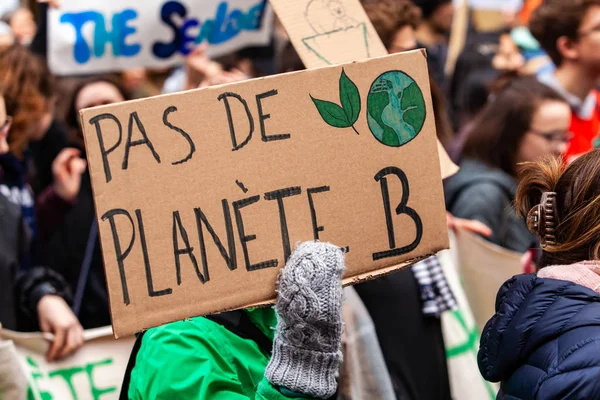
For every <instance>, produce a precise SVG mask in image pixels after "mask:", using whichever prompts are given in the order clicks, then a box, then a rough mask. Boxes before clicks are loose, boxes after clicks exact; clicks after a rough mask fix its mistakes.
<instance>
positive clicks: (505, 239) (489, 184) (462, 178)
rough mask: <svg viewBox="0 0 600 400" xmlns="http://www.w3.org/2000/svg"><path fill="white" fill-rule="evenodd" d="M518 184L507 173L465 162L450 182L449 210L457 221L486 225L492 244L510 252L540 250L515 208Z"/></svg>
mask: <svg viewBox="0 0 600 400" xmlns="http://www.w3.org/2000/svg"><path fill="white" fill-rule="evenodd" d="M516 190H517V181H516V180H515V179H514V178H513V177H512V176H510V175H508V174H506V173H505V172H503V171H501V170H499V169H495V168H491V167H488V166H487V165H485V164H483V163H481V162H479V161H474V160H464V161H463V162H462V163H461V164H460V171H458V173H457V174H456V175H455V176H453V177H451V178H450V179H448V182H447V183H446V184H445V188H444V192H445V195H446V209H447V210H448V211H449V212H450V213H451V214H453V215H454V216H455V217H459V218H466V219H474V220H477V221H481V222H483V223H484V224H485V225H487V226H488V227H490V229H491V230H492V232H493V233H492V236H491V237H490V238H489V240H490V241H491V242H492V243H495V244H497V245H500V246H502V247H505V248H507V249H510V250H514V251H519V252H525V251H527V250H528V249H530V248H532V247H537V241H536V239H535V237H534V236H533V235H532V234H531V233H530V232H529V230H528V229H527V225H526V224H525V222H524V221H522V220H521V219H519V218H517V215H516V214H515V210H514V207H513V201H514V199H515V195H516Z"/></svg>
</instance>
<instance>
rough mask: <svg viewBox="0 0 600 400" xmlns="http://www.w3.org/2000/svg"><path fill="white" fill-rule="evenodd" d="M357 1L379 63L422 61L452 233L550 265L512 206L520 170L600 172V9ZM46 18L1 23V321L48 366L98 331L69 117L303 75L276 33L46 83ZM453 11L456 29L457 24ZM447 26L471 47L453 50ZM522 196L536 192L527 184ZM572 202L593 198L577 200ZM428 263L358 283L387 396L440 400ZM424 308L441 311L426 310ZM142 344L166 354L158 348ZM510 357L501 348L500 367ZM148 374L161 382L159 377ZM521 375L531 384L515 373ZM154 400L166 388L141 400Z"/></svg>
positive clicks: (572, 4)
mask: <svg viewBox="0 0 600 400" xmlns="http://www.w3.org/2000/svg"><path fill="white" fill-rule="evenodd" d="M361 3H362V5H363V6H364V8H365V10H366V12H367V15H368V17H369V18H370V20H371V21H372V23H373V25H374V27H375V29H376V31H377V33H378V34H379V36H380V38H381V40H382V41H383V43H384V45H385V47H386V48H387V49H388V51H389V52H390V53H397V52H404V51H409V50H413V49H417V48H425V49H427V55H428V65H429V74H430V79H431V95H432V99H433V106H434V111H435V122H436V128H437V135H438V139H439V140H440V142H441V143H442V144H443V146H444V147H445V149H446V150H447V152H448V153H449V154H450V156H451V158H452V159H453V160H454V161H455V162H456V163H457V164H459V165H460V167H461V168H460V171H459V172H458V173H457V174H456V175H455V176H453V177H451V178H449V179H447V180H446V181H445V182H444V191H445V198H446V207H447V211H448V213H449V214H448V226H449V228H457V227H459V228H461V229H468V230H471V231H474V232H476V233H477V234H479V235H481V236H483V237H485V238H486V239H487V240H489V241H490V242H492V243H495V244H497V245H499V246H502V247H504V248H507V249H510V250H514V251H517V252H520V253H523V254H524V255H525V256H524V258H523V260H524V269H525V271H526V272H535V271H537V269H538V268H539V267H540V266H546V265H553V264H552V263H550V264H548V262H547V261H544V260H547V258H548V256H547V255H546V254H545V253H544V251H543V248H544V246H542V245H543V244H545V243H542V242H541V241H540V240H542V239H543V240H546V239H547V240H548V241H549V242H552V239H551V238H550V239H548V237H546V238H545V239H544V238H542V239H540V236H539V235H537V234H536V233H535V232H534V231H533V230H532V229H531V226H528V225H527V223H526V221H525V217H526V215H525V217H524V216H523V211H522V210H519V207H518V206H519V204H520V205H522V208H523V209H525V208H528V207H529V208H531V207H533V206H534V205H535V204H530V203H528V202H526V200H525V197H526V196H525V194H522V196H521V197H519V196H520V194H519V193H518V191H517V189H518V188H519V182H520V179H521V178H520V175H519V170H520V165H522V164H523V163H527V162H533V161H535V160H538V159H540V158H544V157H548V156H551V157H554V158H555V159H560V160H562V161H563V162H564V163H565V164H570V163H577V162H582V161H578V160H581V159H586V160H587V162H588V163H589V162H592V161H593V160H592V161H590V159H589V157H590V154H595V157H596V159H597V158H598V154H597V153H596V152H594V151H593V149H594V148H596V147H598V146H600V136H599V133H600V106H599V101H600V98H599V96H598V92H597V90H596V89H597V87H598V79H599V78H600V1H593V0H546V1H542V0H537V1H536V0H525V1H524V2H523V3H522V4H521V7H519V8H515V9H512V10H503V11H502V12H500V11H498V12H494V13H492V12H486V11H478V10H470V9H468V8H465V7H463V6H457V4H455V3H456V2H454V3H453V2H452V1H451V0H361ZM50 7H60V4H58V3H55V2H39V3H38V2H29V3H28V2H21V4H15V5H14V7H5V8H8V9H4V10H3V11H4V14H3V15H2V16H1V18H0V21H1V22H0V286H1V288H0V298H1V300H0V304H1V307H0V322H1V324H2V326H3V327H4V328H7V329H13V330H20V331H36V330H41V331H44V332H51V333H53V334H54V340H53V343H52V346H51V348H50V351H49V353H48V359H49V360H55V359H59V358H61V357H64V356H66V355H68V354H70V353H72V352H74V351H76V350H77V348H78V347H79V346H81V345H82V343H83V336H82V333H83V330H84V329H89V328H95V327H101V326H106V325H110V323H111V319H110V311H109V304H108V294H107V287H106V279H105V275H104V269H103V261H102V255H101V249H100V243H99V239H98V235H97V223H96V222H95V219H96V216H95V211H94V202H93V195H92V187H91V183H90V176H89V172H88V170H87V163H86V151H85V146H84V142H83V134H82V131H81V126H80V122H79V116H78V115H79V111H80V110H82V109H84V108H87V107H92V106H98V105H105V104H112V103H117V102H122V101H125V100H130V99H140V98H144V97H149V96H154V95H158V94H161V93H174V92H178V91H182V90H187V89H193V88H199V87H200V88H202V87H207V86H211V85H216V84H223V83H230V82H237V81H242V80H245V79H249V78H253V77H262V76H267V75H272V74H277V73H282V72H290V71H297V70H301V69H304V67H303V64H302V61H301V60H300V58H299V56H298V54H297V53H296V52H295V50H294V48H293V46H292V45H291V43H290V42H289V39H288V37H287V34H286V32H285V30H284V28H283V26H282V25H281V23H279V21H278V20H277V19H276V21H275V28H274V31H273V37H272V41H271V43H270V44H269V45H267V46H264V47H252V48H244V49H241V50H239V51H236V52H233V53H231V54H229V55H226V56H223V57H219V58H215V59H211V58H210V57H208V56H207V54H206V45H201V46H199V47H196V48H195V49H194V50H193V51H192V52H190V53H189V54H188V55H187V56H186V58H185V61H184V63H183V64H182V65H180V66H178V67H175V68H168V69H146V68H142V67H140V68H134V69H128V70H125V71H116V72H115V73H111V74H104V75H93V76H89V75H87V76H81V75H77V76H60V77H58V76H53V75H52V73H51V72H50V71H49V69H48V65H47V62H46V59H47V14H48V10H49V8H50ZM0 9H1V7H0ZM459 13H464V16H465V17H466V18H465V19H464V22H465V25H464V27H462V28H461V27H457V23H456V21H457V19H458V17H459ZM460 29H464V31H465V32H466V39H465V40H464V41H463V43H461V44H460V45H459V46H458V47H456V44H455V43H454V42H453V40H454V35H455V32H456V31H457V30H460ZM586 154H587V155H586ZM586 157H588V158H586ZM530 172H531V171H530ZM531 173H532V174H533V172H531ZM587 173H588V174H592V175H590V176H580V179H582V180H585V179H597V178H598V177H597V174H598V170H594V171H592V172H590V171H588V172H587ZM593 174H596V175H593ZM540 179H541V178H540ZM537 184H538V186H540V185H542V183H541V182H538V183H537ZM528 185H529V186H527V187H528V188H531V187H533V186H535V179H534V178H532V177H531V176H530V177H529V180H528ZM596 186H599V185H598V184H596ZM523 190H525V189H523ZM573 190H574V189H573ZM594 190H596V191H597V190H598V189H594V188H590V189H589V191H594ZM548 191H549V192H551V191H553V190H548ZM570 193H571V192H570ZM586 193H587V192H586ZM594 193H595V192H594ZM585 196H589V193H588V194H585V193H584V194H581V197H578V198H577V199H579V200H577V201H583V200H582V199H583V198H585ZM516 200H517V201H518V202H519V201H520V203H518V204H517V207H515V201H516ZM536 201H539V199H537V200H532V202H534V203H535V202H536ZM585 204H587V203H585ZM561 207H567V206H566V205H565V204H563V203H561ZM527 211H528V210H527ZM525 214H526V212H525ZM590 218H591V217H590ZM573 229H574V231H573V232H574V233H573V235H575V236H577V235H583V233H581V231H578V230H577V229H582V228H581V226H577V227H573ZM551 233H552V232H551ZM585 233H586V234H588V233H589V232H587V231H586V232H585ZM593 234H597V232H595V231H593V232H592V235H593ZM586 237H587V236H586ZM555 239H556V238H555ZM543 240H542V241H543ZM565 240H566V239H565ZM569 240H574V239H573V237H571V238H569ZM571 250H572V249H571ZM596 250H597V249H596ZM565 251H566V250H565ZM569 251H570V250H569ZM544 257H546V258H544ZM583 257H588V258H585V260H588V259H589V257H590V256H589V255H587V256H585V255H584V256H583ZM557 260H558V261H557V262H565V263H566V262H567V261H563V260H568V261H570V262H577V261H583V260H580V259H577V258H574V259H569V258H568V257H566V258H564V259H563V258H558V259H557ZM555 261H556V260H555ZM426 262H427V263H429V264H427V265H426V266H425V267H424V266H423V265H421V266H420V267H417V266H418V264H417V265H416V266H415V267H413V268H407V269H404V270H401V271H399V272H396V273H393V274H391V275H388V276H385V277H382V278H379V279H375V280H372V281H369V282H365V283H361V284H358V285H355V286H354V289H355V291H356V293H357V294H358V299H359V301H360V302H361V303H362V304H363V305H364V309H365V311H366V312H368V316H369V318H370V319H371V320H372V323H373V325H374V327H375V332H376V337H375V338H374V340H375V341H376V342H377V343H378V346H379V348H380V351H381V355H382V363H383V364H382V365H383V369H384V370H385V371H386V372H387V374H389V381H386V382H385V385H389V386H390V390H391V393H392V394H391V398H397V399H432V400H434V399H449V398H451V394H450V384H449V377H448V370H447V363H446V353H445V347H444V339H443V336H442V330H441V323H440V314H441V313H442V312H444V311H446V310H448V309H452V308H453V307H455V306H456V304H455V303H456V302H455V301H454V300H453V299H452V294H451V293H450V296H446V295H445V292H444V289H440V288H441V287H443V277H442V278H441V281H442V283H441V284H440V282H439V281H440V279H437V278H436V277H435V276H434V275H435V273H434V274H430V275H429V276H430V277H433V278H432V279H433V282H434V284H432V283H431V279H430V280H429V281H427V279H425V280H423V279H422V272H421V271H423V269H422V268H424V269H425V270H427V271H430V270H432V268H434V267H435V263H436V261H435V258H433V259H430V260H427V261H426ZM431 263H433V265H434V267H432V266H431V265H430V264H431ZM442 275H443V274H442ZM553 277H556V276H555V275H553ZM525 284H527V283H523V285H525ZM432 299H433V300H432ZM440 299H441V300H440ZM428 300H431V301H433V302H434V303H435V304H436V306H435V307H433V309H432V308H431V307H430V306H431V303H428ZM279 311H280V309H279V308H278V312H279ZM279 317H280V318H281V315H279ZM496 322H498V321H496ZM278 329H279V328H278ZM498 329H500V330H501V328H498ZM149 332H151V331H149ZM175 332H178V331H175ZM146 336H147V337H148V335H146ZM517 337H518V336H515V338H517ZM145 340H146V339H145ZM147 340H150V339H147ZM488 340H491V339H489V338H488ZM148 343H154V345H155V346H157V348H158V347H160V346H161V345H164V346H168V344H165V343H166V342H164V343H163V342H161V341H160V340H159V339H155V341H154V342H146V344H145V345H146V346H150V344H148ZM496 345H498V344H497V343H496ZM166 348H168V347H166ZM143 349H144V348H143V347H142V350H140V351H143ZM170 350H173V349H170ZM146 351H149V350H146ZM490 351H491V350H490ZM515 351H518V350H516V349H510V348H502V352H503V354H504V356H505V357H511V354H512V353H514V352H515ZM140 354H142V353H140ZM144 354H147V353H144ZM494 357H500V355H498V354H495V355H494ZM515 357H516V356H515ZM492 358H493V357H491V356H490V357H486V358H485V360H484V361H482V364H480V367H481V368H484V369H485V372H483V371H484V370H483V369H482V373H483V374H484V377H486V378H489V379H491V380H505V379H507V377H510V376H512V375H511V374H512V373H513V372H514V370H516V369H517V368H518V367H519V365H520V364H518V363H517V362H514V363H513V364H511V367H505V368H508V371H502V372H494V373H493V372H490V371H492V370H494V368H492V367H489V365H490V364H491V363H492ZM139 360H140V358H138V362H139ZM167 361H168V360H165V362H167ZM267 361H268V360H267ZM267 361H265V363H266V362H267ZM509 361H510V360H509ZM509 361H506V362H509ZM519 362H520V361H519ZM498 363H500V361H498ZM269 365H270V366H271V367H272V368H275V367H273V366H272V365H271V364H269ZM482 365H483V366H482ZM488 367H489V368H488ZM144 368H145V369H147V370H150V371H151V369H152V368H156V370H157V371H158V372H157V374H159V372H160V371H164V370H165V369H168V366H166V365H161V364H153V365H150V364H144ZM262 368H263V370H264V368H265V367H264V365H263V367H262ZM486 368H487V369H486ZM511 368H512V370H511ZM269 370H270V369H269V368H267V371H269ZM494 371H495V370H494ZM134 372H135V370H134ZM147 374H151V372H147ZM486 374H487V375H486ZM148 376H150V375H148ZM274 376H277V374H276V373H275V372H272V374H270V375H268V376H267V377H268V378H269V379H275V378H274ZM155 378H156V377H155ZM148 379H150V378H148ZM156 379H158V378H156ZM169 379H176V378H174V377H173V375H172V374H169ZM520 379H521V380H519V381H518V382H521V383H522V382H523V380H527V379H530V378H529V377H528V376H527V374H526V373H525V372H522V376H521V378H520ZM141 382H142V378H141V377H140V374H137V375H135V374H134V376H132V381H131V387H130V391H129V395H130V396H131V397H132V398H133V397H136V396H135V395H134V392H135V393H137V394H138V395H139V393H143V391H144V389H143V388H145V387H146V386H144V383H141ZM270 382H271V383H273V381H272V380H270ZM278 382H279V381H278ZM155 384H156V382H155ZM135 385H137V386H135ZM165 385H168V384H165ZM512 385H513V386H510V385H509V386H506V387H504V389H503V390H505V391H506V392H507V393H508V394H510V393H513V394H514V393H517V392H518V391H519V390H520V389H519V388H518V384H517V383H514V382H513V383H512ZM134 386H135V388H134V389H131V388H133V387H134ZM274 386H276V388H277V387H278V386H277V385H274ZM280 386H285V385H282V384H280ZM287 389H290V388H289V387H287ZM287 389H286V387H284V388H283V390H282V393H283V395H284V396H287V397H282V398H288V397H292V398H294V396H295V395H298V393H299V392H300V391H299V389H298V387H297V386H294V387H293V388H291V389H293V390H292V393H291V394H290V393H288V392H287V391H286V390H287ZM379 389H380V392H385V390H383V389H382V386H380V387H379ZM521 389H522V388H521ZM148 390H149V389H148ZM153 390H158V389H156V388H154V389H153ZM265 390H266V389H265ZM511 390H514V391H515V392H510V391H511ZM523 390H524V389H523ZM548 390H550V389H548ZM148 393H153V395H150V394H148ZM157 393H162V392H160V391H159V392H156V391H154V392H146V395H147V396H144V395H141V397H140V398H144V397H153V396H155V395H156V396H158V394H157ZM165 393H168V392H165ZM190 393H191V392H190ZM207 393H210V392H207ZM265 393H266V392H265ZM310 393H313V392H310ZM548 393H551V392H548ZM590 393H592V392H590ZM593 393H596V396H598V393H600V392H598V391H596V392H593ZM304 394H306V393H304ZM380 394H381V393H380ZM381 396H382V397H381V398H384V397H385V396H384V394H381ZM514 396H518V394H514ZM548 396H550V395H548ZM209 397H210V396H209ZM265 398H271V397H268V396H267V395H265ZM273 398H275V397H273ZM507 398H533V397H527V395H523V397H507ZM540 398H567V397H560V396H559V397H544V396H543V397H540ZM587 398H598V397H594V396H593V395H591V397H587Z"/></svg>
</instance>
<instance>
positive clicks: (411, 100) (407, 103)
mask: <svg viewBox="0 0 600 400" xmlns="http://www.w3.org/2000/svg"><path fill="white" fill-rule="evenodd" d="M400 106H401V107H402V111H404V114H403V117H404V121H405V122H406V123H407V124H409V125H410V126H412V127H413V128H414V130H415V132H419V131H420V130H421V128H422V127H423V124H424V123H425V100H424V99H423V95H422V94H421V89H419V86H418V85H417V83H416V82H413V83H411V84H410V85H409V86H408V87H407V88H406V89H404V93H403V94H402V102H401V104H400Z"/></svg>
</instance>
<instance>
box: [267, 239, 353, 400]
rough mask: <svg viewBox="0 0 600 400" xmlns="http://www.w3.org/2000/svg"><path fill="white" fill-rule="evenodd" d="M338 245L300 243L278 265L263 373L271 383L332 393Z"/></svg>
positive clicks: (338, 332) (337, 357)
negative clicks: (273, 318) (271, 337)
mask: <svg viewBox="0 0 600 400" xmlns="http://www.w3.org/2000/svg"><path fill="white" fill-rule="evenodd" d="M344 269H345V267H344V253H343V251H342V249H340V248H339V247H337V246H334V245H332V244H329V243H319V242H305V243H303V244H301V245H300V246H299V247H298V248H297V249H296V251H294V253H293V254H292V255H291V257H290V258H289V260H288V262H287V264H286V266H285V268H283V269H282V270H281V273H280V276H279V283H278V289H277V292H278V297H277V304H276V305H275V309H276V310H277V315H278V317H279V320H278V323H277V333H276V334H275V340H274V341H273V356H272V357H271V361H269V364H268V365H267V369H266V370H265V376H266V377H267V379H268V380H269V382H271V383H272V384H273V385H275V386H278V387H284V388H286V389H289V390H292V391H294V392H298V393H302V394H307V395H311V396H314V397H319V398H328V397H331V396H332V395H333V394H334V393H335V391H336V388H337V382H336V374H337V373H338V370H339V365H340V363H341V361H342V352H341V350H340V347H341V342H342V284H341V276H342V273H343V272H344Z"/></svg>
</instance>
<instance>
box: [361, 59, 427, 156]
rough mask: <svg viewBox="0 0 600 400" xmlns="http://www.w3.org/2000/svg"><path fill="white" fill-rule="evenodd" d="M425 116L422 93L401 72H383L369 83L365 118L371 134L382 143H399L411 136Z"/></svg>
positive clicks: (414, 135) (394, 145)
mask: <svg viewBox="0 0 600 400" xmlns="http://www.w3.org/2000/svg"><path fill="white" fill-rule="evenodd" d="M425 117H426V115H425V99H424V98H423V93H422V92H421V89H420V88H419V85H417V82H415V80H414V79H413V78H411V77H410V76H408V75H407V74H405V73H404V72H402V71H388V72H385V73H383V74H381V75H379V77H378V78H377V79H376V80H375V82H373V84H372V85H371V89H370V90H369V95H368V97H367V122H368V124H369V129H370V130H371V133H373V136H375V137H376V138H377V140H379V141H380V142H381V143H383V144H385V145H386V146H392V147H399V146H402V145H405V144H406V143H408V142H410V141H411V140H413V139H414V138H415V137H416V136H417V135H418V134H419V132H421V129H422V128H423V124H424V123H425Z"/></svg>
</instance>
